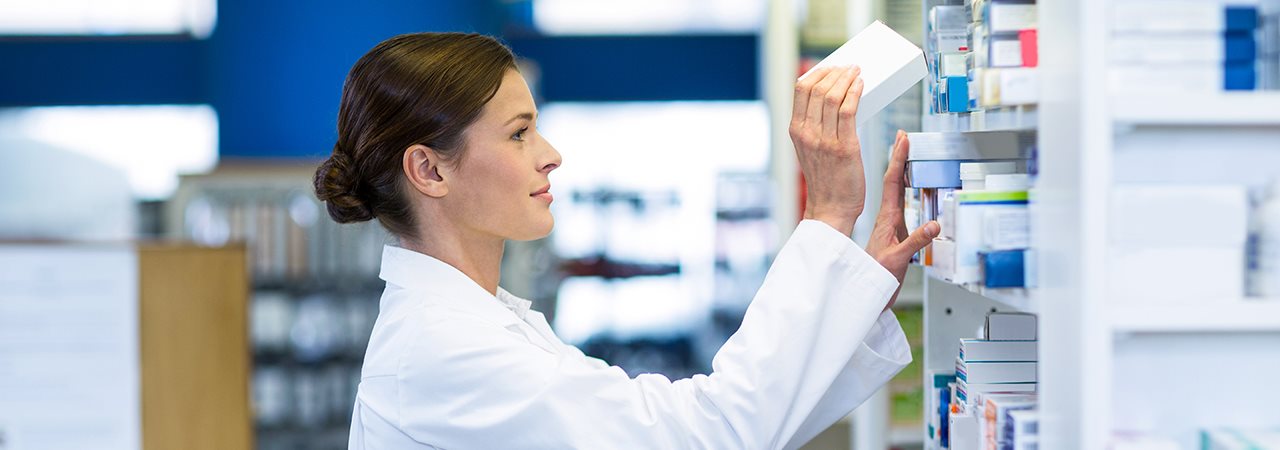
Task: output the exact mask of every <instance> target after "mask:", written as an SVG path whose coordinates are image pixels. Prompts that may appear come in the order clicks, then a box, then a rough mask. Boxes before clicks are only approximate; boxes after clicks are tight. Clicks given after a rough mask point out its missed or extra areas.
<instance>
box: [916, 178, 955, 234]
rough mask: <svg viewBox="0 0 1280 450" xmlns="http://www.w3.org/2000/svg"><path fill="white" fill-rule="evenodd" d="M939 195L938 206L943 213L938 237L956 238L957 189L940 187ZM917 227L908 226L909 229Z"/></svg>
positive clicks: (939, 219) (939, 222) (940, 217)
mask: <svg viewBox="0 0 1280 450" xmlns="http://www.w3.org/2000/svg"><path fill="white" fill-rule="evenodd" d="M938 197H939V198H940V200H939V201H938V203H940V204H941V205H940V206H939V208H938V209H940V210H941V214H938V225H939V226H940V231H939V232H938V237H940V238H943V239H950V240H954V239H955V238H956V196H955V191H952V190H949V189H947V190H943V189H939V192H938ZM916 228H920V227H919V226H916ZM916 228H907V229H908V230H914V229H916Z"/></svg>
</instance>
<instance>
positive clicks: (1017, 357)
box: [959, 339, 1037, 362]
mask: <svg viewBox="0 0 1280 450" xmlns="http://www.w3.org/2000/svg"><path fill="white" fill-rule="evenodd" d="M1036 344H1037V341H989V340H986V339H961V340H960V355H959V357H960V359H961V360H963V361H966V362H1000V361H1035V360H1036Z"/></svg>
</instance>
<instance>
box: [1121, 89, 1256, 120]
mask: <svg viewBox="0 0 1280 450" xmlns="http://www.w3.org/2000/svg"><path fill="white" fill-rule="evenodd" d="M1188 105H1195V107H1194V108H1192V107H1189V106H1188ZM1276 105H1280V91H1241V92H1221V93H1214V94H1180V95H1165V96H1154V95H1125V96H1118V97H1115V98H1113V99H1112V101H1111V114H1112V117H1113V119H1114V120H1115V121H1116V122H1118V123H1123V124H1130V125H1148V126H1276V125H1280V108H1277V107H1276Z"/></svg>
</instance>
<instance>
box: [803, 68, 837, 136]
mask: <svg viewBox="0 0 1280 450" xmlns="http://www.w3.org/2000/svg"><path fill="white" fill-rule="evenodd" d="M839 78H840V70H839V68H831V69H827V70H826V71H825V72H823V73H822V79H820V80H818V83H817V84H815V85H813V89H812V90H810V91H809V105H808V110H807V111H806V112H805V118H804V120H805V123H806V126H808V127H817V126H819V124H821V123H822V108H823V102H824V100H823V99H825V98H826V96H827V91H830V90H831V86H832V85H833V84H835V83H836V80H837V79H839Z"/></svg>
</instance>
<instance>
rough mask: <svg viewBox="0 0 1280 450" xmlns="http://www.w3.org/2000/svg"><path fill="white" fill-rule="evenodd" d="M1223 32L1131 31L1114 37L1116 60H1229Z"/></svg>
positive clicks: (1111, 45)
mask: <svg viewBox="0 0 1280 450" xmlns="http://www.w3.org/2000/svg"><path fill="white" fill-rule="evenodd" d="M1225 50H1226V46H1225V45H1224V44H1223V37H1222V33H1210V32H1191V33H1131V34H1124V35H1119V36H1112V37H1111V42H1110V43H1109V44H1108V45H1107V54H1108V57H1109V58H1110V59H1111V62H1114V63H1213V64H1220V63H1222V62H1223V61H1225V60H1226V52H1225Z"/></svg>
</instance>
